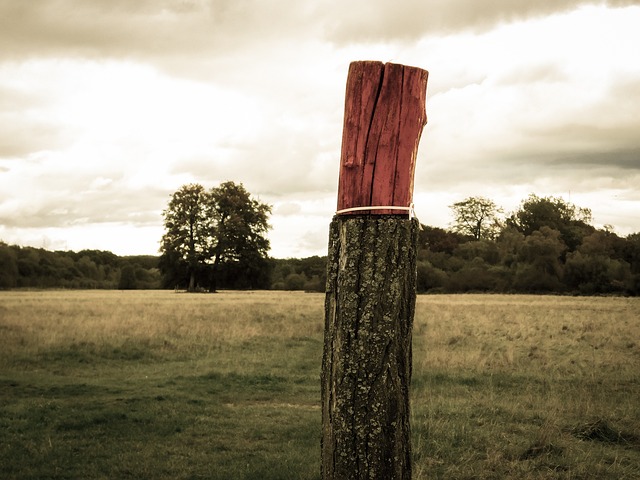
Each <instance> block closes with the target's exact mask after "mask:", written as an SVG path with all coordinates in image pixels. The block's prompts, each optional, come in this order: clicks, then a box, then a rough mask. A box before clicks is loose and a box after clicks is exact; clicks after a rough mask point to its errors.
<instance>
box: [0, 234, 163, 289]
mask: <svg viewBox="0 0 640 480" xmlns="http://www.w3.org/2000/svg"><path fill="white" fill-rule="evenodd" d="M160 282H161V274H160V269H159V268H158V257H157V256H154V255H137V256H125V257H120V256H117V255H115V254H113V253H111V252H108V251H102V250H81V251H79V252H72V251H49V250H45V249H44V248H34V247H20V246H18V245H7V244H6V243H3V242H0V289H10V288H88V289H94V288H96V289H118V288H119V289H127V290H128V289H154V288H159V287H160Z"/></svg>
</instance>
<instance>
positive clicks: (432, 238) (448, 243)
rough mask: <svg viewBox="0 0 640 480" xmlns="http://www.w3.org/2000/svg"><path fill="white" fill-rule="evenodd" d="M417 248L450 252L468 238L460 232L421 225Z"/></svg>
mask: <svg viewBox="0 0 640 480" xmlns="http://www.w3.org/2000/svg"><path fill="white" fill-rule="evenodd" d="M421 227H422V228H421V229H420V233H419V238H418V242H419V245H418V248H419V249H421V250H427V249H428V250H430V251H431V252H444V253H448V254H452V253H453V251H454V250H455V249H456V247H457V246H458V245H460V244H461V243H464V242H466V241H469V239H468V238H467V237H466V236H465V235H463V234H460V233H456V232H449V231H447V230H445V229H443V228H439V227H430V226H428V225H421Z"/></svg>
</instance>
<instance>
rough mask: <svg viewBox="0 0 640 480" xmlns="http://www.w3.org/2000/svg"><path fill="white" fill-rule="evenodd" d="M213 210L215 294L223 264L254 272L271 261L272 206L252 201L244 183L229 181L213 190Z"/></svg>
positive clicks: (211, 212)
mask: <svg viewBox="0 0 640 480" xmlns="http://www.w3.org/2000/svg"><path fill="white" fill-rule="evenodd" d="M209 207H210V214H211V216H212V220H213V228H212V230H211V233H212V235H211V237H212V240H213V241H212V249H211V250H210V259H212V262H213V268H212V275H211V289H212V290H214V291H215V289H216V287H217V283H218V274H219V272H220V265H221V264H224V263H233V264H235V265H234V266H236V267H238V266H240V267H241V269H244V270H247V269H248V270H251V266H252V265H258V264H262V263H263V261H264V259H266V258H267V254H268V252H269V239H268V238H267V232H268V230H269V228H271V227H270V225H269V215H270V214H271V206H270V205H267V204H265V203H261V202H260V201H258V200H256V199H253V198H251V195H250V194H249V192H247V190H246V189H245V188H244V186H243V185H242V184H239V185H238V184H236V183H234V182H225V183H222V184H221V185H220V186H219V187H217V188H213V189H211V192H210V197H209ZM235 270H238V268H236V269H235Z"/></svg>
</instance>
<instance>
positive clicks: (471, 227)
mask: <svg viewBox="0 0 640 480" xmlns="http://www.w3.org/2000/svg"><path fill="white" fill-rule="evenodd" d="M449 208H451V210H453V217H454V221H453V231H454V232H457V233H460V234H462V235H466V236H469V237H472V238H473V239H474V240H493V239H494V238H496V237H497V235H498V234H499V233H500V230H501V229H502V223H501V221H500V213H501V211H502V210H501V209H500V208H499V207H498V206H497V205H496V204H495V203H494V202H493V201H492V200H489V199H488V198H484V197H469V198H466V199H465V200H463V201H461V202H457V203H454V204H453V205H451V206H450V207H449Z"/></svg>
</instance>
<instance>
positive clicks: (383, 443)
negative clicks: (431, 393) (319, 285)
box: [321, 62, 428, 480]
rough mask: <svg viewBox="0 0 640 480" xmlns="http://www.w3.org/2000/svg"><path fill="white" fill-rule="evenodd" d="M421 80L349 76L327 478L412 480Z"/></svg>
mask: <svg viewBox="0 0 640 480" xmlns="http://www.w3.org/2000/svg"><path fill="white" fill-rule="evenodd" d="M427 77H428V73H427V72H426V71H424V70H421V69H418V68H413V67H405V66H402V65H395V64H386V65H384V64H382V63H380V62H354V63H352V64H351V66H350V68H349V76H348V79H347V92H346V100H345V120H344V132H343V139H342V156H341V164H340V180H339V186H338V212H337V214H336V216H335V217H334V218H333V221H332V222H331V226H330V234H329V255H328V267H327V287H326V297H325V336H324V353H323V361H322V379H321V382H322V462H321V464H322V478H323V479H324V480H338V479H340V480H345V479H368V480H373V479H380V480H383V479H384V480H396V479H398V480H399V479H403V480H405V479H407V480H408V479H410V478H411V442H410V432H411V431H410V425H409V413H410V410H409V386H410V383H411V330H412V324H413V316H414V311H415V299H416V252H417V242H418V231H419V223H418V221H417V220H416V219H415V218H412V215H411V201H412V196H413V174H414V169H415V159H416V154H417V148H418V143H419V140H420V135H421V133H422V129H423V127H424V124H425V123H426V114H425V107H424V101H425V97H426V83H427ZM399 212H401V213H400V214H399Z"/></svg>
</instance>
